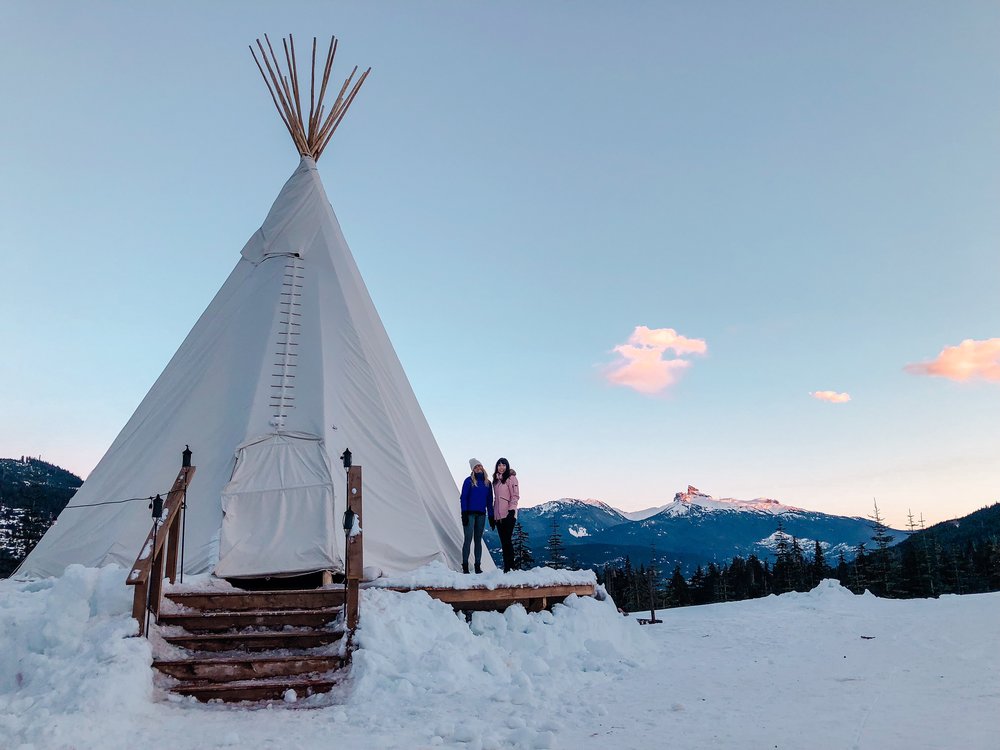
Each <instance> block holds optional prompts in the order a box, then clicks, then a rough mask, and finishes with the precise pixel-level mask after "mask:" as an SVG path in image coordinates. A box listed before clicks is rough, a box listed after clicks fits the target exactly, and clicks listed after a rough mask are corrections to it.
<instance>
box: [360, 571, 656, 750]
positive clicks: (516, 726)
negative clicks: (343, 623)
mask: <svg viewBox="0 0 1000 750" xmlns="http://www.w3.org/2000/svg"><path fill="white" fill-rule="evenodd" d="M508 575H509V574H508ZM465 577H466V578H468V577H469V576H465ZM362 612H363V613H364V614H363V617H362V624H361V627H360V628H359V631H358V640H357V643H358V647H359V648H358V650H357V651H355V653H354V661H353V666H352V669H351V677H352V681H353V686H352V693H351V697H350V703H351V705H352V706H353V708H354V709H355V710H357V711H360V712H362V713H364V712H365V711H368V710H370V708H369V707H371V706H377V707H378V718H379V720H380V721H381V722H383V723H384V722H385V721H386V720H390V721H392V720H393V718H395V719H396V720H398V719H399V718H403V719H404V721H408V722H409V724H410V726H408V727H407V728H408V729H409V730H410V731H413V730H414V729H415V728H416V729H417V731H418V735H417V738H418V739H420V740H422V741H423V742H429V743H430V744H441V743H452V742H461V743H467V745H466V746H467V747H470V748H490V747H515V748H546V747H551V746H552V745H553V743H554V738H555V736H556V734H558V733H559V732H560V730H561V729H562V728H563V727H564V725H565V723H566V721H567V720H570V716H571V714H568V713H567V709H568V708H569V707H567V706H566V705H564V703H565V696H566V695H567V694H570V693H574V692H576V691H578V690H580V689H581V686H582V685H584V684H587V683H588V682H589V683H590V684H594V685H596V684H598V683H601V684H604V683H606V682H607V681H608V679H609V678H611V679H614V678H617V677H620V676H621V675H623V674H625V673H626V672H628V671H629V670H631V669H632V668H633V667H636V666H638V664H639V662H640V660H641V659H642V654H643V653H644V651H646V650H647V649H648V647H649V637H648V636H647V634H646V633H645V632H644V631H643V630H642V628H641V627H639V626H637V625H636V624H635V623H634V622H633V621H630V620H628V619H627V618H624V617H622V616H621V615H620V614H618V612H617V610H616V608H615V606H614V603H613V602H611V600H610V599H607V600H605V601H598V600H596V599H593V598H591V597H577V596H570V597H568V598H567V599H566V602H565V604H561V605H560V604H557V605H555V607H553V610H552V612H539V613H537V614H529V613H528V612H526V611H525V609H524V607H522V606H521V605H519V604H517V605H514V606H512V607H510V608H508V609H507V611H506V612H503V613H500V612H476V613H474V614H473V615H472V620H471V622H466V620H465V617H464V616H463V615H461V614H456V613H455V612H454V611H453V610H452V608H451V606H449V605H447V604H444V603H442V602H439V601H437V600H434V599H432V598H431V597H430V596H428V595H427V594H426V593H424V592H421V591H415V592H409V593H399V592H394V591H382V590H379V589H368V590H366V591H364V598H363V601H362ZM414 706H421V707H422V708H421V711H420V713H421V714H423V716H424V717H425V718H424V721H426V722H428V723H427V724H426V726H424V727H420V726H419V725H417V726H416V727H414V726H413V707H414ZM541 707H544V710H539V709H540V708H541ZM373 718H374V717H373ZM400 728H401V729H402V728H403V727H402V726H401V727H400ZM421 732H425V734H424V735H423V737H420V733H421Z"/></svg>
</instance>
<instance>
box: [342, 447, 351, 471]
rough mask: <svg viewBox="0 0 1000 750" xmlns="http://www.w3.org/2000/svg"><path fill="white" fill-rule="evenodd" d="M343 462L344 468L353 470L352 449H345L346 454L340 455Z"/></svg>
mask: <svg viewBox="0 0 1000 750" xmlns="http://www.w3.org/2000/svg"><path fill="white" fill-rule="evenodd" d="M340 458H341V460H342V461H343V462H344V468H345V469H350V468H351V449H350V448H344V452H343V453H342V454H341V455H340Z"/></svg>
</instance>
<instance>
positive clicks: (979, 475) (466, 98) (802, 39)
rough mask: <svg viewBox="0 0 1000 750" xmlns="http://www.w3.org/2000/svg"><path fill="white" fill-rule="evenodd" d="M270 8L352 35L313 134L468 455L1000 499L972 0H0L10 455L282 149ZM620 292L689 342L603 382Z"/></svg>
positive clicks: (54, 414) (897, 501) (985, 83)
mask: <svg viewBox="0 0 1000 750" xmlns="http://www.w3.org/2000/svg"><path fill="white" fill-rule="evenodd" d="M289 31H290V32H292V33H293V34H295V35H296V37H297V38H298V39H299V40H300V44H304V42H305V41H306V40H307V39H308V38H309V37H310V36H311V35H313V34H317V35H319V36H324V35H329V34H331V33H333V34H336V35H337V36H339V37H340V39H341V46H340V52H339V54H338V68H339V70H344V69H345V67H346V66H347V65H348V64H351V65H353V64H354V63H358V64H361V65H362V66H367V65H371V66H372V67H373V73H372V76H371V78H370V79H369V81H368V82H367V83H366V84H365V87H364V89H363V90H362V92H361V94H360V95H359V97H358V100H357V101H356V103H355V105H354V107H353V108H352V110H351V112H350V113H349V114H348V117H347V119H346V120H345V121H344V124H343V125H342V126H341V128H340V130H339V131H338V133H337V135H336V136H335V137H334V140H333V142H332V144H331V146H330V148H329V149H328V150H327V151H326V152H325V154H324V156H323V159H322V160H321V162H320V170H321V173H322V175H323V178H324V181H325V183H326V187H327V192H328V193H329V194H330V198H331V201H332V202H333V205H334V208H335V209H336V211H337V214H338V217H339V219H340V222H341V225H342V227H343V229H344V232H345V235H346V236H347V239H348V241H349V242H350V244H351V247H352V250H353V252H354V254H355V257H356V259H357V261H358V264H359V266H360V268H361V271H362V273H363V275H364V277H365V280H366V282H367V284H368V287H369V290H370V292H371V294H372V297H373V299H374V300H375V303H376V306H377V307H378V309H379V311H380V313H381V315H382V318H383V321H384V323H385V325H386V328H387V329H388V331H389V334H390V337H391V338H392V340H393V343H394V345H395V347H396V350H397V352H398V354H399V356H400V358H401V360H402V362H403V365H404V367H405V368H406V371H407V373H408V375H409V377H410V379H411V382H412V384H413V386H414V389H415V391H416V393H417V396H418V398H419V399H420V402H421V404H422V406H423V408H424V411H425V414H426V415H427V418H428V420H429V422H430V424H431V427H432V428H433V429H434V431H435V434H436V436H437V439H438V441H439V443H440V445H441V448H442V450H443V452H444V454H445V457H446V458H447V459H448V462H449V465H450V466H451V467H452V469H453V471H454V473H455V474H456V476H460V475H461V474H462V473H464V472H465V471H467V469H466V467H467V463H466V461H467V459H468V458H469V457H470V456H473V455H475V456H476V457H479V458H481V459H482V460H483V461H486V462H491V461H493V460H494V459H495V458H496V457H497V456H499V455H505V456H508V457H509V458H510V460H511V462H512V464H513V465H514V467H515V468H517V469H518V471H519V475H520V476H521V479H522V488H523V491H524V493H525V497H526V499H527V500H528V501H529V502H540V501H544V500H549V499H553V498H555V497H560V496H574V497H595V498H600V499H603V500H605V501H607V502H609V503H611V504H614V505H617V506H619V507H622V508H625V509H635V508H640V507H645V506H649V505H653V504H662V503H664V502H667V501H668V500H670V499H671V498H672V496H673V493H674V492H675V491H677V490H682V489H684V488H685V487H686V486H687V485H688V484H694V485H696V486H698V487H699V488H701V489H702V490H704V491H706V492H708V493H711V494H713V495H716V496H726V495H728V496H736V497H742V498H752V497H759V496H768V497H773V498H777V499H780V500H782V501H783V502H786V503H789V504H793V505H800V506H804V507H808V508H812V509H817V510H823V511H826V512H832V513H845V514H852V515H867V514H869V513H870V512H871V507H872V499H873V498H876V499H877V500H878V502H879V506H880V508H881V509H882V511H883V513H884V514H885V515H887V516H888V518H889V520H890V521H891V522H893V523H894V524H896V525H902V524H903V523H905V520H906V512H907V509H908V508H912V510H913V511H914V512H915V513H917V514H920V513H922V514H923V515H924V517H925V518H926V519H928V520H931V521H936V520H941V519H943V518H948V517H952V516H955V515H960V514H964V513H967V512H969V511H971V510H974V509H976V508H978V507H981V506H982V505H984V504H987V503H990V502H993V501H996V500H997V499H1000V498H998V495H1000V492H998V484H1000V437H998V432H997V429H996V425H997V424H998V423H1000V382H998V379H1000V378H997V377H996V372H995V370H993V369H991V367H995V366H996V364H997V356H998V355H997V354H996V351H997V350H995V349H994V348H993V347H994V346H1000V342H998V344H996V345H994V344H993V343H991V342H994V341H996V340H997V339H998V337H1000V305H998V302H997V295H996V290H997V288H998V281H1000V252H998V250H1000V208H998V207H1000V47H998V46H997V44H996V39H998V38H1000V6H998V5H997V4H996V3H992V2H960V3H949V4H943V3H913V2H895V3H894V2H883V3H878V4H872V3H866V2H837V3H832V2H829V3H809V4H806V3H793V2H762V3H753V4H748V3H711V4H704V3H703V4H693V3H681V2H676V3H667V2H662V3H661V2H656V3H652V2H650V3H630V4H609V3H596V2H582V3H572V4H570V3H547V4H540V5H539V4H534V3H526V2H525V3H519V2H513V3H502V4H501V3H493V4H487V3H465V2H435V3H378V4H369V3H353V2H352V3H339V2H338V3H320V2H309V3H306V2H302V3H287V4H281V5H280V6H279V4H276V3H243V2H241V3H236V2H229V3H227V2H220V3H213V4H210V5H207V7H206V6H205V5H204V4H197V3H173V4H169V5H161V6H155V7H154V6H151V5H149V6H135V5H130V4H126V3H88V4H86V5H83V4H77V3H68V2H67V3H45V4H36V3H28V2H17V1H16V2H8V3H4V4H3V5H2V6H0V60H2V63H3V64H2V65H0V80H2V87H3V91H4V92H5V101H6V108H5V112H6V116H5V117H4V118H2V119H0V175H3V179H0V226H2V227H3V232H2V234H0V335H2V338H3V341H4V342H5V355H4V357H3V358H2V359H0V385H2V386H3V390H4V393H5V399H4V402H5V403H4V408H3V410H2V413H3V417H2V421H0V425H2V429H0V455H6V456H12V455H13V456H19V455H22V454H30V455H38V454H41V455H42V456H43V458H45V459H47V460H51V461H53V462H55V463H59V464H61V465H65V466H67V467H68V468H71V469H73V470H74V471H77V472H78V473H80V474H83V475H86V473H87V472H89V471H90V470H91V469H92V468H93V466H94V464H95V463H96V462H97V460H98V459H99V458H100V456H101V455H102V454H103V452H104V450H105V449H106V448H107V446H108V445H109V444H110V442H111V441H112V440H113V439H114V436H115V435H116V434H117V432H118V430H119V429H120V428H121V427H122V426H123V425H124V423H125V421H126V420H127V418H128V416H129V415H130V414H131V412H132V410H133V409H134V408H135V406H136V405H137V404H138V403H139V401H140V400H141V398H142V396H143V395H144V394H145V392H146V390H147V389H148V388H149V386H150V385H151V384H152V382H153V380H154V379H155V378H156V376H157V375H158V374H159V372H160V371H161V370H162V368H163V366H164V365H165V364H166V362H167V360H168V359H169V358H170V356H171V355H172V354H173V352H174V351H175V349H176V348H177V346H178V345H179V343H180V342H181V340H182V339H183V337H184V335H185V334H186V333H187V331H188V330H189V329H190V327H191V326H192V324H193V323H194V321H195V320H196V318H197V317H198V315H199V314H200V313H201V311H202V310H203V309H204V308H205V306H206V305H207V304H208V302H209V301H210V299H211V298H212V295H213V294H214V293H215V291H216V290H217V289H218V288H219V286H220V285H221V283H222V281H223V280H224V278H225V277H226V275H227V274H228V272H229V271H230V270H231V268H232V266H233V265H234V264H235V263H236V261H237V259H238V254H239V250H240V248H241V247H242V246H243V244H244V242H245V241H246V239H247V237H249V236H250V234H251V233H252V232H253V231H254V230H255V229H256V228H257V227H258V226H259V225H260V223H261V221H262V220H263V217H264V215H265V214H266V212H267V209H268V207H269V206H270V203H271V201H272V200H273V199H274V197H275V196H276V194H277V192H278V190H279V189H280V187H281V185H282V184H283V182H284V180H285V179H286V178H287V177H288V175H289V174H290V173H291V171H292V170H293V169H294V167H295V165H296V163H297V157H296V154H295V151H294V148H293V147H292V145H291V142H290V140H289V138H288V136H287V134H286V133H285V132H284V130H283V127H282V125H281V123H280V121H279V119H278V117H277V115H276V113H275V112H274V110H273V105H272V103H271V101H270V97H269V96H268V95H267V92H266V90H265V88H264V86H263V83H262V82H261V80H260V78H259V74H258V72H257V69H256V67H255V66H254V65H253V62H252V60H251V59H250V55H249V51H248V50H247V45H248V44H249V43H250V42H252V40H253V39H254V38H255V37H256V36H259V35H260V34H262V33H264V32H268V33H269V34H272V35H273V36H275V37H277V36H280V35H281V34H283V33H286V32H289ZM638 326H647V327H648V328H650V329H654V330H659V329H673V330H674V331H676V332H677V334H678V335H679V336H682V337H685V339H688V340H697V341H701V342H704V349H705V351H704V353H703V354H702V353H697V352H694V353H691V352H688V353H683V356H680V354H678V353H677V352H676V350H673V349H663V350H654V351H652V352H650V349H649V348H648V347H647V346H643V345H642V344H641V343H640V345H639V346H640V349H642V351H643V352H645V353H646V355H647V356H650V357H653V358H655V359H657V360H659V358H660V355H661V354H662V355H663V358H664V359H665V360H671V359H677V358H680V359H684V360H687V361H688V362H689V364H688V365H687V366H682V368H683V369H679V370H678V369H677V368H672V369H671V368H670V367H669V366H667V369H668V370H669V371H670V372H672V373H673V374H675V375H679V377H677V378H676V381H675V382H673V383H672V384H671V385H669V386H667V387H665V388H663V389H662V390H660V391H658V392H655V393H649V392H642V391H640V390H636V389H635V388H634V387H629V386H628V385H622V384H615V383H613V382H610V381H609V379H608V376H609V373H612V372H614V368H615V367H616V366H621V365H622V364H623V362H624V361H623V360H622V358H621V355H620V354H619V353H616V352H615V348H616V347H619V346H622V345H625V344H626V343H627V341H628V340H629V337H630V336H632V335H633V332H634V331H635V329H636V328H637V327H638ZM965 340H971V341H972V342H973V344H971V345H970V346H969V347H966V349H964V350H959V349H957V348H956V349H954V350H952V351H951V354H950V355H947V356H946V357H945V358H944V359H942V360H939V361H938V365H936V366H934V367H932V368H931V372H932V373H933V372H937V373H939V374H938V375H934V374H920V372H919V369H917V370H916V371H914V368H911V370H910V371H907V370H906V369H905V368H906V367H907V365H913V364H915V363H928V362H933V361H935V360H936V358H938V357H939V354H941V353H942V352H943V351H945V350H946V349H947V348H948V347H958V346H959V345H960V343H961V342H962V341H965ZM619 351H621V350H619ZM967 353H972V354H977V355H978V356H979V365H978V368H979V369H973V370H972V371H971V373H972V375H973V376H974V377H971V378H969V379H967V380H964V381H959V380H956V379H955V378H954V373H955V370H954V367H951V364H954V362H953V360H955V359H956V358H958V359H960V360H961V359H962V356H964V354H967ZM949 357H951V359H949ZM962 362H965V360H962ZM962 362H959V364H962ZM949 363H951V364H949ZM656 367H659V365H656ZM949 367H951V369H949ZM925 370H926V368H925ZM949 374H950V375H951V377H949V376H947V375H949ZM942 375H946V376H942ZM624 379H625V380H626V381H627V380H628V377H625V378H624ZM632 384H633V385H635V381H634V380H633V381H632ZM826 390H829V391H834V392H836V393H847V394H849V395H850V397H851V400H850V401H849V402H846V403H830V402H825V401H820V400H817V399H815V398H812V397H811V396H810V393H811V392H818V391H826Z"/></svg>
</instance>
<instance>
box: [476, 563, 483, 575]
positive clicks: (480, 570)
mask: <svg viewBox="0 0 1000 750" xmlns="http://www.w3.org/2000/svg"><path fill="white" fill-rule="evenodd" d="M476 572H477V573H482V572H483V566H482V565H480V564H479V563H476Z"/></svg>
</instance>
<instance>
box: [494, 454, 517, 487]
mask: <svg viewBox="0 0 1000 750" xmlns="http://www.w3.org/2000/svg"><path fill="white" fill-rule="evenodd" d="M500 464H503V465H504V466H506V467H507V468H506V470H505V471H504V473H503V474H501V473H500ZM513 473H514V472H512V471H511V470H510V461H508V460H507V459H506V458H498V459H497V465H496V466H494V467H493V484H496V483H497V480H499V481H500V482H501V483H502V484H507V480H508V479H510V475H511V474H513Z"/></svg>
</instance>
